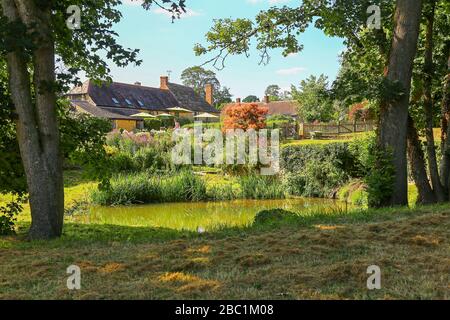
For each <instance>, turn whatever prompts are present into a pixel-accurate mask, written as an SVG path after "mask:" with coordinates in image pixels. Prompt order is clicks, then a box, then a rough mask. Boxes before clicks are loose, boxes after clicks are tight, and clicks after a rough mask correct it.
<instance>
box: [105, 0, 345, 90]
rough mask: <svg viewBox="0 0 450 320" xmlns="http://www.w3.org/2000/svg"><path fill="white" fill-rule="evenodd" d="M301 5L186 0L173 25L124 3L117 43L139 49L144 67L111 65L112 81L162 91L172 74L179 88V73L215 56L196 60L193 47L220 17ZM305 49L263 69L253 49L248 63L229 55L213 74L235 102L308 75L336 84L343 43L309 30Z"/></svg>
mask: <svg viewBox="0 0 450 320" xmlns="http://www.w3.org/2000/svg"><path fill="white" fill-rule="evenodd" d="M299 1H300V0H187V1H186V4H187V7H188V12H187V14H185V15H184V16H182V18H181V19H179V20H176V21H175V22H174V23H172V22H171V18H170V16H168V15H167V13H166V12H164V11H163V10H160V9H157V8H156V7H154V8H152V9H150V11H146V10H144V9H143V8H142V7H140V5H139V3H138V2H136V1H132V0H124V1H123V2H124V4H123V5H122V6H121V7H120V11H121V12H122V14H123V18H122V20H121V22H120V23H118V24H117V25H115V27H114V29H115V31H117V32H118V34H119V43H120V44H122V45H123V46H124V47H126V48H138V49H140V54H139V58H140V59H141V60H143V62H142V64H141V65H140V66H134V65H129V66H127V67H126V68H118V67H114V66H113V65H112V64H111V75H112V77H113V80H114V81H118V82H125V83H134V82H136V81H139V82H141V83H142V85H146V86H152V87H158V86H159V77H160V76H161V75H166V74H167V71H168V70H170V71H172V73H171V78H170V81H171V82H175V83H181V80H180V76H181V72H182V71H183V70H184V69H186V68H188V67H192V66H195V65H201V64H202V63H204V62H205V61H207V60H208V58H211V57H212V55H204V56H200V57H197V56H195V54H194V51H193V47H194V45H195V44H196V43H201V44H204V45H206V41H205V34H206V33H207V32H208V31H209V29H210V28H211V26H212V25H213V20H214V19H218V18H254V17H255V16H256V15H257V13H258V12H259V11H261V10H264V9H268V8H270V7H271V6H279V5H288V6H298V4H299ZM299 40H300V42H301V43H302V44H303V45H304V50H303V51H302V52H300V53H298V54H295V55H292V56H289V57H283V55H282V54H281V50H272V51H271V52H270V57H271V60H270V63H269V64H268V65H259V59H260V58H259V55H258V52H257V51H256V50H252V52H251V56H250V57H249V58H247V57H245V55H242V56H230V57H229V58H227V61H226V67H225V69H224V70H220V71H218V70H215V69H214V68H213V66H212V65H206V66H204V67H205V68H207V69H211V70H213V71H215V72H216V74H217V78H218V79H219V81H220V82H221V84H222V85H223V86H227V87H229V88H230V91H231V93H232V94H233V98H234V99H235V98H245V97H246V96H248V95H256V96H258V97H263V96H264V91H265V89H266V87H267V86H268V85H271V84H278V85H279V86H280V87H281V88H282V89H283V90H285V89H286V90H287V89H289V88H290V86H291V84H294V85H298V84H299V83H300V81H301V80H303V79H305V78H307V77H308V76H309V75H320V74H322V73H323V74H325V75H327V76H328V77H329V79H330V81H332V80H334V79H335V77H336V75H337V72H338V70H339V61H338V56H339V53H340V52H342V50H343V49H344V45H343V43H342V39H338V38H330V37H326V36H325V35H324V34H323V32H322V31H320V30H318V29H315V28H313V27H311V28H310V29H309V30H308V31H307V32H306V33H304V34H302V35H300V36H299Z"/></svg>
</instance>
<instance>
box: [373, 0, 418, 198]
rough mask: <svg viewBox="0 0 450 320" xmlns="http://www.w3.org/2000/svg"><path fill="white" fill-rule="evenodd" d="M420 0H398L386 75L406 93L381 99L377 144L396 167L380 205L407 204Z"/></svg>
mask: <svg viewBox="0 0 450 320" xmlns="http://www.w3.org/2000/svg"><path fill="white" fill-rule="evenodd" d="M421 11H422V1H421V0H397V5H396V10H395V17H394V19H395V27H394V34H393V39H392V46H391V52H390V55H389V65H388V69H387V74H386V77H387V79H388V80H390V81H392V82H394V81H398V82H399V83H400V84H401V86H402V87H403V89H404V95H403V96H402V97H401V98H399V99H397V100H396V101H382V103H381V107H380V118H379V126H378V137H377V138H378V141H377V142H378V146H379V148H380V149H381V150H386V151H388V152H390V153H391V154H392V157H393V159H392V161H393V165H394V168H395V181H394V186H393V192H392V194H390V195H387V196H386V198H385V199H384V201H383V203H381V206H395V205H408V180H407V160H406V143H407V121H408V106H409V98H410V91H411V77H412V68H413V61H414V57H415V55H416V52H417V40H418V35H419V26H420V17H421Z"/></svg>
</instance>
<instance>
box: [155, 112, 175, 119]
mask: <svg viewBox="0 0 450 320" xmlns="http://www.w3.org/2000/svg"><path fill="white" fill-rule="evenodd" d="M157 117H158V118H164V117H166V118H172V117H173V115H172V114H168V113H161V114H158V115H157Z"/></svg>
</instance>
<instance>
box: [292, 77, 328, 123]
mask: <svg viewBox="0 0 450 320" xmlns="http://www.w3.org/2000/svg"><path fill="white" fill-rule="evenodd" d="M327 79H328V78H327V77H326V76H324V75H323V74H322V75H320V76H319V77H318V78H317V77H315V76H313V75H312V76H310V77H309V78H308V79H306V80H302V81H301V82H300V86H299V88H298V89H297V88H296V87H295V86H292V96H293V97H294V99H295V100H297V102H298V104H299V106H298V114H299V116H300V118H302V119H303V120H305V121H308V122H313V121H320V122H327V121H330V120H331V118H332V115H333V104H332V102H331V99H330V97H329V92H328V80H327Z"/></svg>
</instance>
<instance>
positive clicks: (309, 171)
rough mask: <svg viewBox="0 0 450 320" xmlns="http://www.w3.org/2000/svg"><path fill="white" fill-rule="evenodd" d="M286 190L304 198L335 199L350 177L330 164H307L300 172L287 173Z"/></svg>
mask: <svg viewBox="0 0 450 320" xmlns="http://www.w3.org/2000/svg"><path fill="white" fill-rule="evenodd" d="M284 179H285V180H284V183H285V186H286V190H287V191H288V192H289V193H290V194H292V195H297V196H303V197H320V198H322V197H333V196H334V194H335V193H336V191H337V188H338V187H339V186H341V185H342V184H344V183H345V182H346V181H348V179H349V175H348V174H347V173H346V172H345V171H344V170H342V169H340V168H338V167H336V166H334V165H333V164H332V163H330V162H307V163H306V164H305V166H304V167H303V168H302V169H301V170H299V171H298V172H289V173H286V175H285V177H284Z"/></svg>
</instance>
